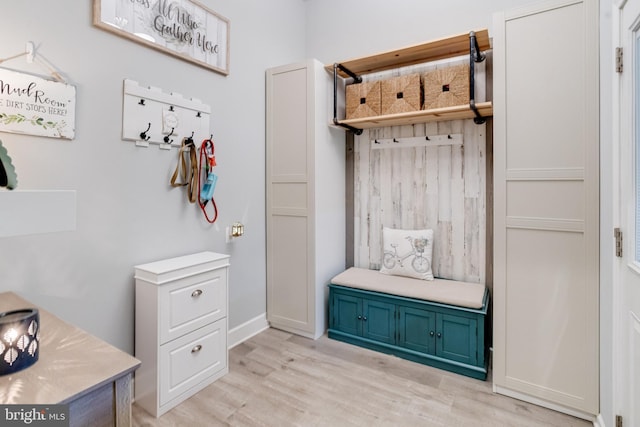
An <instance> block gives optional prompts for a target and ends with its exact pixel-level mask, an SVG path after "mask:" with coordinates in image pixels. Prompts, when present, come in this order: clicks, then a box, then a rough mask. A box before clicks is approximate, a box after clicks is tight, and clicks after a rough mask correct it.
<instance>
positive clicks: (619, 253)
mask: <svg viewBox="0 0 640 427" xmlns="http://www.w3.org/2000/svg"><path fill="white" fill-rule="evenodd" d="M613 237H615V238H616V256H617V257H619V258H622V230H620V228H619V227H616V228H614V229H613Z"/></svg>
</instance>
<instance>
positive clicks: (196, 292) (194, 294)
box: [191, 289, 202, 298]
mask: <svg viewBox="0 0 640 427" xmlns="http://www.w3.org/2000/svg"><path fill="white" fill-rule="evenodd" d="M200 295H202V290H200V289H196V290H195V291H193V292H191V296H192V297H193V298H197V297H199V296H200Z"/></svg>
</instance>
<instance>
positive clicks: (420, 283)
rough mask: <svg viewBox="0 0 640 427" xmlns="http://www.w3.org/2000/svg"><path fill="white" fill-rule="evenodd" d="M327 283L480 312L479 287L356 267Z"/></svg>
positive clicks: (482, 293) (476, 284) (472, 284)
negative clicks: (474, 309) (393, 274)
mask: <svg viewBox="0 0 640 427" xmlns="http://www.w3.org/2000/svg"><path fill="white" fill-rule="evenodd" d="M331 283H333V284H335V285H341V286H347V287H349V288H358V289H365V290H367V291H375V292H383V293H386V294H392V295H398V296H404V297H410V298H416V299H421V300H427V301H434V302H440V303H443V304H449V305H456V306H459V307H468V308H482V302H483V298H484V291H485V286H484V285H483V284H482V283H468V282H458V281H455V280H447V279H435V280H420V279H412V278H410V277H401V276H391V275H388V274H383V273H380V272H379V271H377V270H368V269H366V268H357V267H351V268H349V269H348V270H346V271H343V272H342V273H340V274H338V275H337V276H335V277H334V278H333V279H331Z"/></svg>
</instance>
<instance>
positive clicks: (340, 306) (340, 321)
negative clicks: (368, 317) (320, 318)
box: [331, 293, 362, 336]
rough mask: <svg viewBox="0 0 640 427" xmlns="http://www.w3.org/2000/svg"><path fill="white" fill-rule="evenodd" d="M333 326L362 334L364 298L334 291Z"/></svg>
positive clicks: (351, 332) (346, 331)
mask: <svg viewBox="0 0 640 427" xmlns="http://www.w3.org/2000/svg"><path fill="white" fill-rule="evenodd" d="M332 304H333V310H332V313H333V314H332V316H331V322H332V328H333V329H336V330H339V331H342V332H345V333H347V334H352V335H358V336H360V335H362V298H359V297H354V296H351V295H344V294H341V293H334V294H333V299H332Z"/></svg>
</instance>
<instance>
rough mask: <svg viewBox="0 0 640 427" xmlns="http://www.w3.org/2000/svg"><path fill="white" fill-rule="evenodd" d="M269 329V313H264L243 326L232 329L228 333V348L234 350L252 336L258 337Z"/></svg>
mask: <svg viewBox="0 0 640 427" xmlns="http://www.w3.org/2000/svg"><path fill="white" fill-rule="evenodd" d="M268 328H269V322H267V313H262V314H261V315H259V316H256V317H254V318H253V319H251V320H249V321H246V322H244V323H243V324H242V325H239V326H236V327H235V328H233V329H231V330H230V331H229V332H228V333H227V347H228V348H229V349H232V348H233V347H235V346H237V345H238V344H241V343H242V342H244V341H246V340H248V339H249V338H251V337H252V336H254V335H257V334H259V333H260V332H262V331H264V330H265V329H268Z"/></svg>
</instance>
